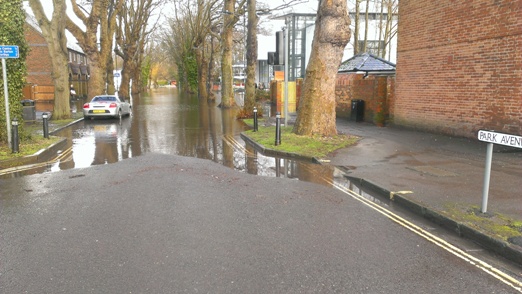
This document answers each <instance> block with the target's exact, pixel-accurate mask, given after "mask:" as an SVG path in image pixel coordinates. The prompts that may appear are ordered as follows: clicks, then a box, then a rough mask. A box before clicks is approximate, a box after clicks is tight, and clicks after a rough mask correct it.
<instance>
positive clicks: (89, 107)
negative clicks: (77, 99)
mask: <svg viewBox="0 0 522 294" xmlns="http://www.w3.org/2000/svg"><path fill="white" fill-rule="evenodd" d="M131 110H132V107H131V105H130V104H129V102H127V101H125V100H124V99H122V98H119V97H118V96H115V95H98V96H95V97H94V98H92V100H91V102H88V103H85V104H84V105H83V117H84V118H93V117H114V118H121V117H123V116H129V115H130V114H131Z"/></svg>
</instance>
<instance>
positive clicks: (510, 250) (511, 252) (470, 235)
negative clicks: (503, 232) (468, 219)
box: [241, 133, 522, 264]
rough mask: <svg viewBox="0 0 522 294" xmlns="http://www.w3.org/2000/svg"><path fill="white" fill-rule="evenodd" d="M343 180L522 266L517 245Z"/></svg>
mask: <svg viewBox="0 0 522 294" xmlns="http://www.w3.org/2000/svg"><path fill="white" fill-rule="evenodd" d="M241 138H242V139H243V140H245V142H247V143H248V144H252V145H253V146H254V148H255V149H256V150H257V151H259V152H261V153H263V154H265V155H270V156H280V157H287V158H291V159H301V160H308V161H312V162H315V163H319V164H328V163H324V162H322V161H321V160H319V159H316V158H310V157H305V156H300V155H298V154H295V153H287V152H280V151H278V150H274V149H270V148H266V147H264V146H263V145H260V144H259V143H257V142H255V141H254V140H252V139H251V138H250V137H248V136H247V135H245V134H244V133H241ZM344 177H346V178H347V179H348V180H350V181H351V182H352V183H354V184H358V185H359V187H360V188H366V189H370V190H372V191H374V192H376V194H377V196H379V197H382V198H384V199H386V200H390V201H392V202H393V203H394V204H396V205H399V206H400V207H402V208H405V209H407V210H409V211H411V212H413V213H414V214H416V215H418V216H420V217H423V218H425V219H427V220H429V221H431V222H433V223H435V224H437V225H440V226H443V227H445V228H448V229H450V230H453V231H455V232H456V233H457V234H458V235H459V236H462V237H465V238H467V239H469V240H471V241H473V242H476V243H477V244H479V245H481V246H483V247H484V248H486V249H488V250H490V251H492V252H494V253H496V254H498V255H500V256H502V257H504V258H506V259H508V260H511V261H514V262H516V263H518V264H522V250H521V249H519V248H518V246H516V245H512V244H510V243H508V242H505V241H503V240H500V239H497V238H495V237H493V236H490V235H488V234H487V233H485V232H482V231H480V230H478V229H476V228H473V227H471V226H469V225H467V224H464V223H461V222H458V221H456V220H454V219H451V218H449V217H447V216H445V215H443V214H441V213H440V212H438V211H436V210H434V209H432V208H430V207H428V206H426V205H424V204H421V203H418V202H417V201H415V200H412V199H409V198H408V197H407V196H405V195H403V194H401V193H397V192H392V191H390V190H388V189H386V188H384V187H381V186H380V185H378V184H376V183H373V182H371V181H368V180H366V179H363V178H355V177H351V176H348V175H347V174H344Z"/></svg>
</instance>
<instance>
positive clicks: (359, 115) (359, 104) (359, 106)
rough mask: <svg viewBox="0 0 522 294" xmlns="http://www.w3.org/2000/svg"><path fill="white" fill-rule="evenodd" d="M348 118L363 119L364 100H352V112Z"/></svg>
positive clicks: (358, 120) (357, 120)
mask: <svg viewBox="0 0 522 294" xmlns="http://www.w3.org/2000/svg"><path fill="white" fill-rule="evenodd" d="M350 118H351V120H354V121H356V122H360V121H363V120H364V100H361V99H354V100H352V112H351V114H350Z"/></svg>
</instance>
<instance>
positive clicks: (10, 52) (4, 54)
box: [0, 45, 19, 145]
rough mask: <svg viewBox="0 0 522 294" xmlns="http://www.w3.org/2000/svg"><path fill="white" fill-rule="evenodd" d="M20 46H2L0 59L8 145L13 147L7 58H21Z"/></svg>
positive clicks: (0, 47)
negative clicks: (0, 61)
mask: <svg viewBox="0 0 522 294" xmlns="http://www.w3.org/2000/svg"><path fill="white" fill-rule="evenodd" d="M18 52H19V51H18V46H16V45H0V58H1V59H2V76H3V77H4V97H5V120H6V125H7V143H8V144H9V145H11V124H10V120H11V118H10V117H9V89H8V88H7V69H6V65H5V59H6V58H19V53H18Z"/></svg>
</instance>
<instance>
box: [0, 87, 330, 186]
mask: <svg viewBox="0 0 522 294" xmlns="http://www.w3.org/2000/svg"><path fill="white" fill-rule="evenodd" d="M242 99H243V96H242V95H237V97H236V102H237V104H238V105H242V104H243V101H242ZM131 103H132V106H133V112H132V116H130V117H126V118H123V119H122V120H121V121H120V120H117V119H94V120H84V121H80V122H78V123H76V124H74V125H72V126H70V127H67V128H65V129H63V130H61V131H59V132H57V133H55V134H54V135H56V136H60V137H65V138H68V148H67V150H63V151H62V153H63V155H62V156H60V158H59V160H55V161H50V162H47V163H45V164H41V165H36V166H33V167H29V168H27V169H24V170H23V171H17V172H12V173H10V174H9V175H7V174H4V175H0V176H1V177H3V178H6V177H7V178H9V177H16V176H23V175H27V174H31V173H44V172H56V171H60V170H64V169H71V168H86V167H89V166H93V165H100V164H110V163H115V162H118V161H120V160H124V159H128V158H132V157H136V156H140V155H142V154H146V153H150V152H154V153H163V154H175V155H181V156H189V157H196V158H202V159H208V160H212V161H214V162H217V163H219V164H223V165H224V166H227V167H230V168H232V169H235V170H238V171H241V172H246V173H249V174H254V175H260V176H273V177H287V178H295V179H299V180H305V181H311V182H318V183H323V184H325V183H329V182H331V179H332V177H333V176H334V173H335V168H333V167H331V166H328V165H319V164H314V163H312V162H303V161H298V160H291V159H284V158H274V157H267V156H264V155H263V154H261V153H258V152H257V151H256V150H255V149H254V148H253V146H251V145H250V144H246V143H245V142H244V141H243V140H242V139H241V137H240V133H241V132H243V131H246V130H248V129H249V127H248V126H247V125H245V124H244V123H243V122H241V121H240V120H237V119H236V113H237V111H238V109H237V108H236V109H222V108H219V107H218V105H219V103H220V101H219V97H218V99H217V100H216V101H210V102H209V101H207V100H206V99H204V100H200V99H198V97H197V96H196V95H184V94H180V93H178V90H177V89H176V88H159V89H154V90H152V91H151V92H150V93H147V94H145V95H142V96H141V97H133V98H132V101H131ZM76 104H78V105H74V106H76V108H77V109H78V110H80V111H81V104H82V102H78V103H76ZM274 136H275V134H274Z"/></svg>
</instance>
